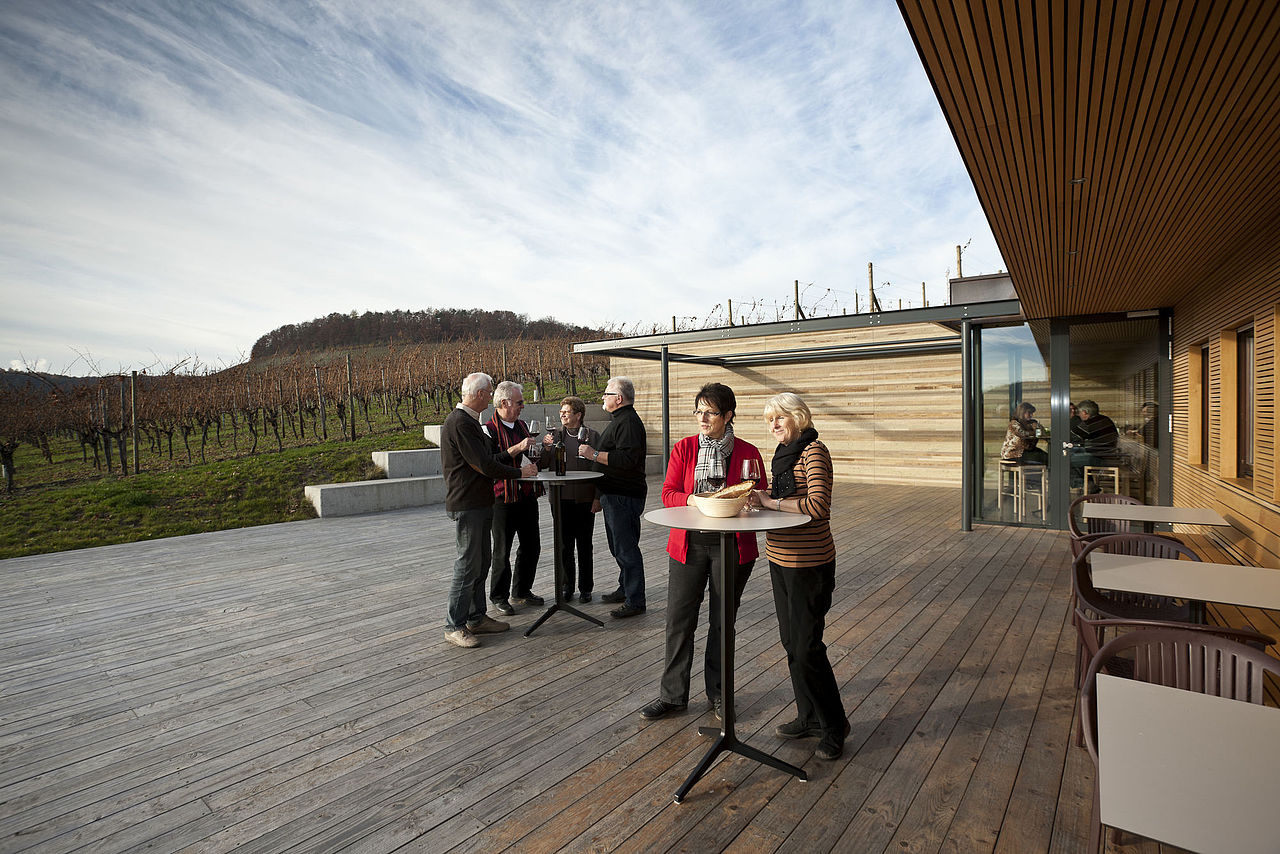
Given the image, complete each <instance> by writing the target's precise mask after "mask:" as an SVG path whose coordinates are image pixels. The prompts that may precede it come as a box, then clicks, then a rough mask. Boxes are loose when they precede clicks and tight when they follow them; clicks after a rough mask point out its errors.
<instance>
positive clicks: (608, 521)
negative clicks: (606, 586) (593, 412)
mask: <svg viewBox="0 0 1280 854" xmlns="http://www.w3.org/2000/svg"><path fill="white" fill-rule="evenodd" d="M635 400H636V388H635V385H633V384H632V382H631V380H630V379H629V378H627V377H611V378H610V379H609V383H608V384H607V385H606V386H605V389H604V401H603V407H604V411H605V412H608V413H609V415H610V416H611V420H610V421H609V426H608V427H606V428H604V432H603V433H601V434H600V443H599V444H600V447H599V448H593V447H591V446H590V445H587V444H580V445H578V456H580V457H586V458H587V459H590V460H591V461H592V462H593V463H594V464H595V470H596V471H598V472H600V473H601V474H602V475H603V477H601V478H600V479H599V480H598V481H596V492H597V494H598V495H599V496H600V497H599V499H598V503H599V505H600V508H601V509H602V510H604V531H605V535H606V536H607V537H608V540H609V551H611V552H613V557H614V559H615V560H616V561H617V562H618V589H617V590H615V591H614V592H612V593H606V594H605V595H604V596H601V597H600V599H601V601H603V602H610V603H621V605H620V606H619V607H617V608H614V609H613V610H612V611H610V612H609V614H610V615H611V616H613V617H616V618H620V619H621V618H625V617H635V616H638V615H640V614H643V613H644V611H645V595H644V555H642V554H641V552H640V515H641V514H642V513H644V500H645V496H646V495H647V494H648V491H649V487H648V484H647V483H646V482H645V477H644V458H645V453H646V452H647V436H646V434H645V429H644V423H643V422H642V421H641V420H640V416H639V415H637V414H636V409H635V406H634V404H635Z"/></svg>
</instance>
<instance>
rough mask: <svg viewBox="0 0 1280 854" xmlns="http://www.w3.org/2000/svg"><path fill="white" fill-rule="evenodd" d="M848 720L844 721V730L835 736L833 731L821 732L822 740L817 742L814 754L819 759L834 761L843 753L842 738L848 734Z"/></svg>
mask: <svg viewBox="0 0 1280 854" xmlns="http://www.w3.org/2000/svg"><path fill="white" fill-rule="evenodd" d="M849 730H850V726H849V722H848V721H847V720H846V721H845V722H844V732H843V733H841V734H840V736H839V737H838V738H837V737H836V734H835V733H832V732H828V733H823V735H822V741H820V742H818V750H817V752H816V753H815V755H816V756H817V757H818V758H819V759H825V760H826V761H827V762H834V761H835V760H837V759H839V758H840V756H841V754H843V753H844V740H845V737H846V736H848V735H849Z"/></svg>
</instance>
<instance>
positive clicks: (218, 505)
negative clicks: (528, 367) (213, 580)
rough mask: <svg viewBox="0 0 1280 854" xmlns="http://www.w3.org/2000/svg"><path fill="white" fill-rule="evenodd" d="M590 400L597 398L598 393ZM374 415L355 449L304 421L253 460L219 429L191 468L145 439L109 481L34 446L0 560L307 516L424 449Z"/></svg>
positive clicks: (1, 516)
mask: <svg viewBox="0 0 1280 854" xmlns="http://www.w3.org/2000/svg"><path fill="white" fill-rule="evenodd" d="M526 388H527V386H526ZM547 391H548V393H547V399H548V400H558V399H559V397H560V396H561V395H562V394H563V391H562V389H559V388H554V387H552V388H548V390H547ZM588 396H589V397H588V399H594V400H598V399H599V390H595V391H594V392H590V391H589V392H588ZM374 410H375V411H374V427H373V430H374V432H373V433H368V432H367V431H368V430H369V427H368V425H367V424H366V423H365V421H364V420H363V418H361V419H358V420H357V427H356V430H357V435H358V438H357V440H356V441H355V442H344V441H341V440H340V439H338V438H337V437H339V436H340V435H341V431H340V428H339V426H338V423H337V421H336V419H333V418H330V422H329V428H328V435H329V436H330V441H328V442H319V441H317V440H315V439H314V438H313V437H312V436H311V435H310V431H311V430H312V429H313V427H312V425H311V424H310V422H308V425H307V431H308V433H307V435H305V436H303V437H301V438H295V437H293V436H292V431H286V433H285V436H284V439H283V441H284V446H285V447H284V450H283V451H280V450H278V449H277V448H278V445H277V443H276V439H275V437H274V435H268V436H267V437H260V439H259V442H258V453H257V454H254V455H252V456H250V455H248V454H247V448H248V436H247V434H246V431H245V430H244V428H243V427H241V429H240V431H239V435H238V436H237V437H236V439H235V441H234V443H233V439H232V434H231V430H230V428H229V427H228V426H224V429H223V435H222V439H221V445H219V444H217V439H216V438H215V436H213V435H211V436H210V437H209V444H208V446H207V447H206V449H205V453H206V456H207V458H208V459H209V460H210V462H208V463H197V464H195V465H187V464H186V462H185V461H186V450H185V448H184V446H183V444H182V439H181V437H175V438H174V448H173V455H174V459H173V460H172V461H171V460H170V459H169V457H168V453H169V452H168V447H167V443H166V447H165V448H164V449H163V451H159V452H158V451H156V450H155V449H148V448H147V446H146V441H145V440H143V446H142V452H141V454H140V455H139V459H140V468H141V472H140V473H139V474H137V475H129V476H127V477H123V476H121V475H120V474H119V469H118V468H117V469H116V473H115V474H108V473H106V472H105V471H104V470H99V469H97V468H95V467H94V465H93V464H92V457H91V456H90V460H89V461H87V462H86V461H85V459H84V452H83V451H82V449H81V448H80V446H79V444H78V443H76V442H74V441H71V440H67V439H62V440H58V441H55V442H53V443H52V451H53V462H52V463H49V462H47V461H46V460H45V459H44V458H43V457H42V456H41V454H40V452H39V451H38V450H37V449H36V448H34V447H32V446H30V445H20V446H19V448H18V451H17V454H16V458H15V465H14V468H15V470H16V477H15V491H14V493H13V494H11V495H10V494H6V493H4V492H3V486H2V482H0V559H3V558H10V557H18V556H20V555H28V554H44V553H47V552H57V551H66V550H68V549H81V548H89V547H91V546H102V545H108V544H111V543H128V542H134V541H136V540H149V539H154V538H156V537H173V536H177V535H179V534H194V533H200V532H202V531H221V530H225V529H228V528H243V527H247V526H250V525H267V524H271V523H274V522H289V521H293V520H296V519H310V518H314V516H315V510H314V509H313V508H312V506H311V504H310V503H309V502H308V501H307V500H306V499H305V497H304V496H303V487H304V486H307V485H308V484H315V483H342V482H345V481H352V480H368V479H371V478H376V477H382V476H383V475H382V473H381V471H379V470H378V469H376V468H375V467H374V465H373V461H372V459H371V457H370V455H371V454H372V452H373V451H397V450H410V449H413V448H428V447H431V444H430V443H429V442H427V440H426V439H424V438H423V435H422V427H421V426H420V425H419V424H417V423H414V422H412V421H411V420H410V415H409V413H408V412H405V413H404V418H405V420H406V422H408V423H409V424H410V426H409V427H408V428H407V429H406V428H404V427H401V426H400V423H399V422H398V421H397V420H396V419H395V418H394V417H391V416H384V415H382V414H381V413H379V412H377V408H376V407H375V408H374ZM447 414H448V411H447V410H445V411H442V412H438V413H437V412H435V411H434V408H433V407H431V406H430V405H427V406H423V407H421V408H420V409H419V411H418V416H419V418H421V419H424V420H425V422H426V423H436V424H438V423H440V422H441V421H442V420H443V418H444V416H445V415H447ZM191 452H192V455H193V458H194V459H196V460H199V459H200V457H199V453H200V450H199V436H194V437H192V439H191ZM131 464H132V463H131ZM113 465H114V463H113Z"/></svg>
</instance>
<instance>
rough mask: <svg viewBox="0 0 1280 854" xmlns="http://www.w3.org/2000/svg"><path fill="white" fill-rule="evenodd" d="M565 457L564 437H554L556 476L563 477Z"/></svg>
mask: <svg viewBox="0 0 1280 854" xmlns="http://www.w3.org/2000/svg"><path fill="white" fill-rule="evenodd" d="M566 457H567V455H566V454H565V450H564V435H563V434H561V435H560V436H558V437H556V474H557V475H558V476H560V477H564V472H565V463H566Z"/></svg>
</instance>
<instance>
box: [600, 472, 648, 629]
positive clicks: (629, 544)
mask: <svg viewBox="0 0 1280 854" xmlns="http://www.w3.org/2000/svg"><path fill="white" fill-rule="evenodd" d="M600 508H601V509H602V510H603V511H604V533H605V536H606V537H607V538H608V540H609V551H610V552H612V553H613V557H614V560H616V561H617V562H618V586H619V587H620V588H621V589H622V592H623V593H625V594H626V596H627V604H628V605H630V606H631V607H633V608H643V607H645V601H644V555H642V554H641V553H640V515H641V514H642V513H644V499H643V498H633V497H631V496H629V495H601V496H600Z"/></svg>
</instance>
